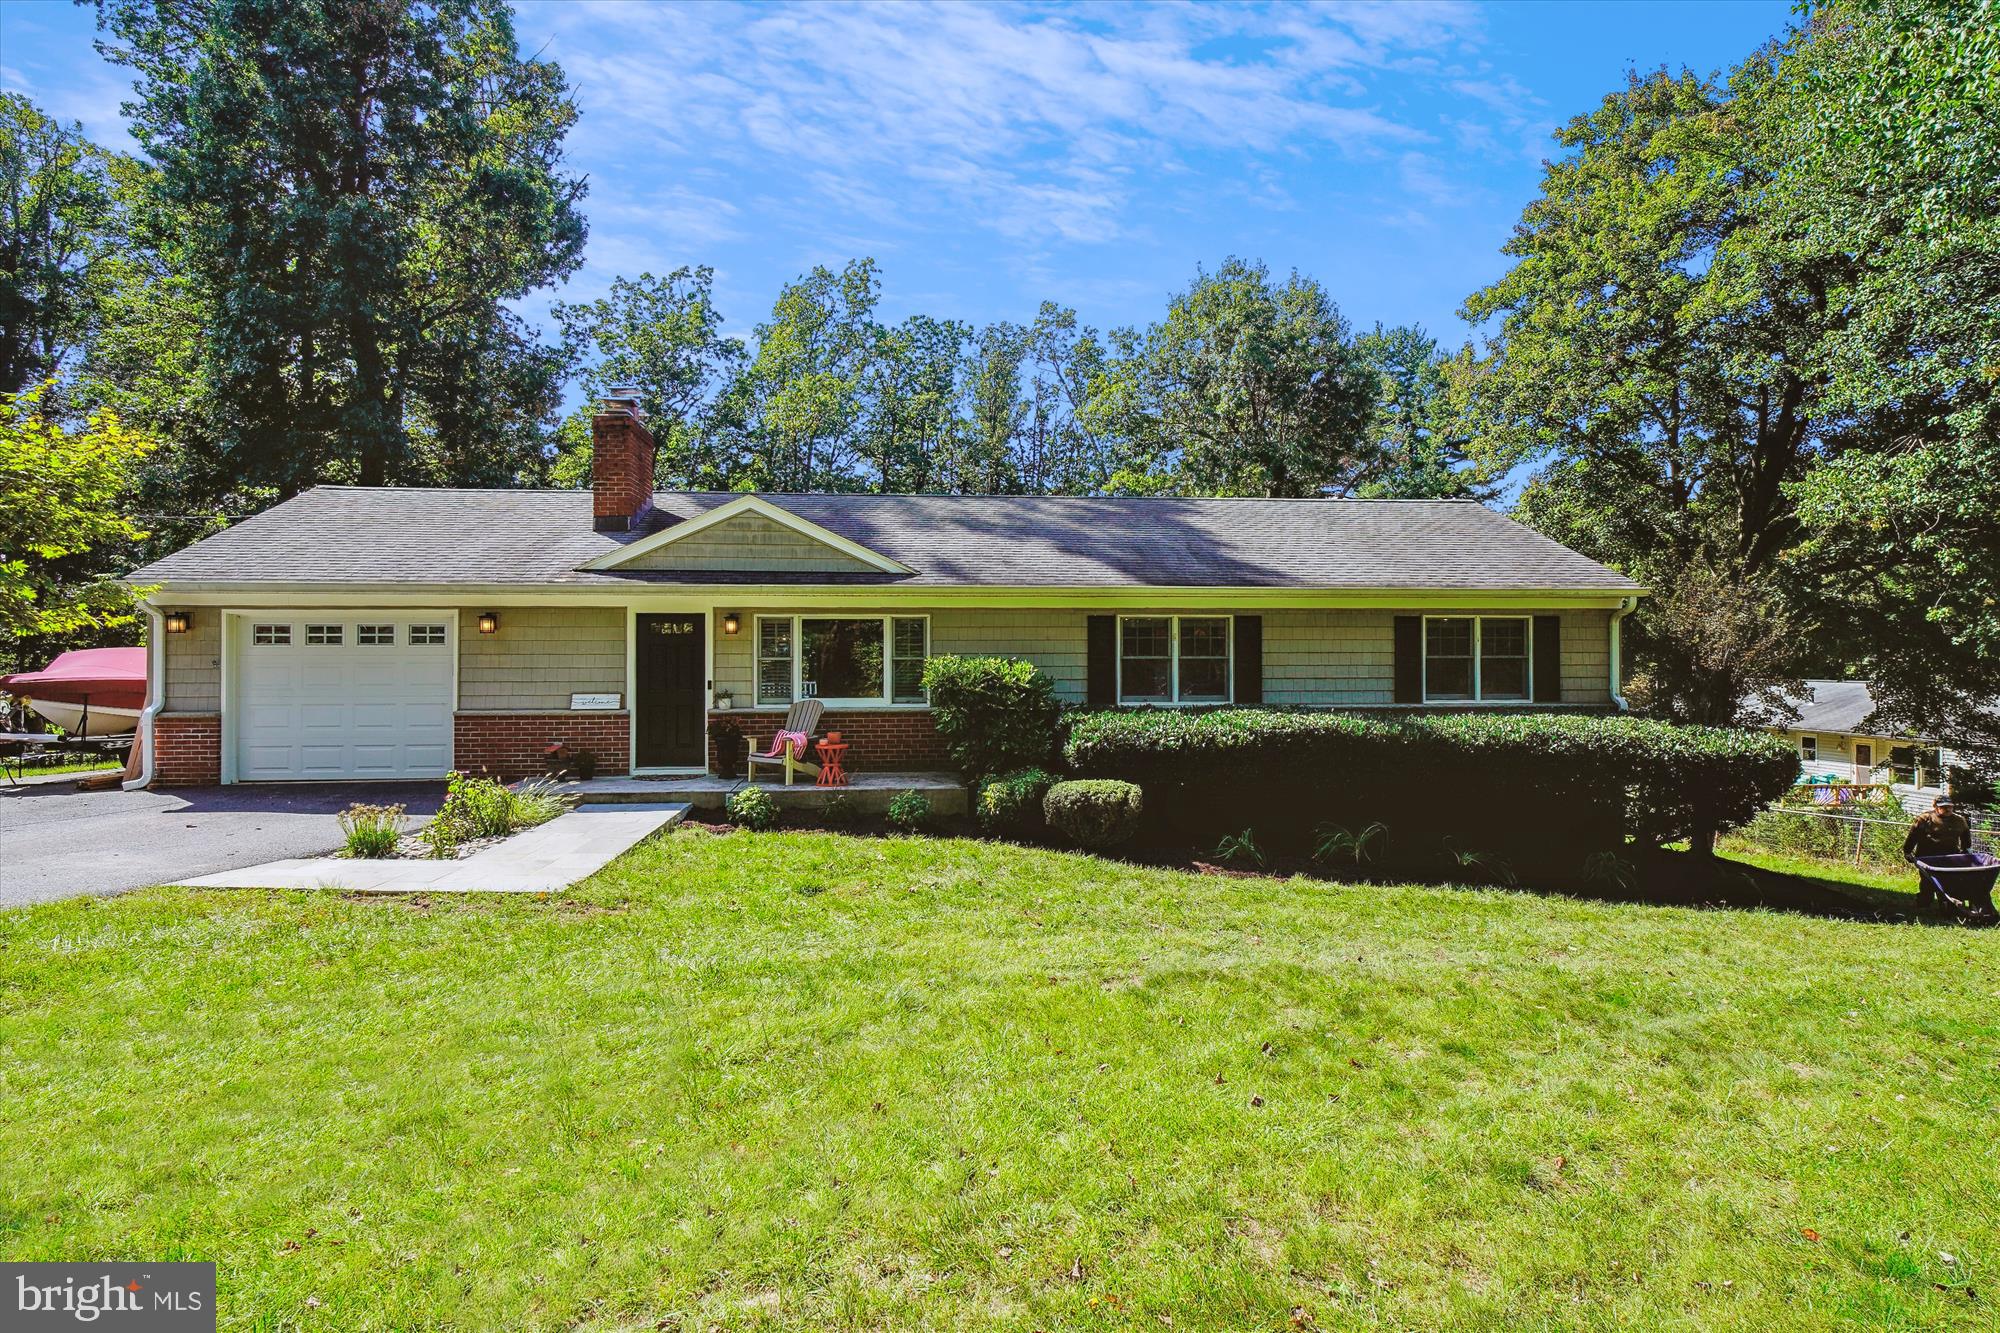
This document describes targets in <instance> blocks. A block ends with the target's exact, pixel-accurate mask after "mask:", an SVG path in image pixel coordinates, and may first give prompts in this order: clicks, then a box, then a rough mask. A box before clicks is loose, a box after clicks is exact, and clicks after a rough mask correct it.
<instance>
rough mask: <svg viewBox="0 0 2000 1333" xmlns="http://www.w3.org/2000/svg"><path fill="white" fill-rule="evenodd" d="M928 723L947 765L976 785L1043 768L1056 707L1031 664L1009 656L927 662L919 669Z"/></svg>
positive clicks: (1057, 718)
mask: <svg viewBox="0 0 2000 1333" xmlns="http://www.w3.org/2000/svg"><path fill="white" fill-rule="evenodd" d="M924 690H925V691H926V693H928V694H929V696H930V701H931V721H932V723H933V724H934V725H936V727H937V730H938V735H940V736H942V737H943V738H944V743H945V748H946V749H947V750H948V751H950V753H951V759H952V762H953V763H955V764H957V765H958V768H959V771H960V772H961V773H963V774H964V775H965V776H966V777H967V778H968V779H970V780H972V781H974V782H977V781H978V780H979V779H981V778H984V777H988V776H990V775H992V774H994V773H1008V772H1012V771H1013V770H1015V769H1018V768H1033V767H1039V766H1041V765H1044V764H1047V763H1048V762H1049V758H1050V756H1051V755H1053V754H1054V753H1055V748H1056V740H1057V730H1058V726H1059V724H1060V722H1061V718H1062V707H1061V705H1059V704H1058V703H1057V702H1056V689H1055V685H1054V683H1053V682H1051V681H1050V680H1049V678H1048V677H1047V676H1044V675H1043V674H1042V673H1041V672H1040V671H1038V670H1036V669H1035V664H1034V663H1032V662H1023V661H1020V660H1019V659H1017V658H1012V657H954V656H952V655H950V654H946V655H944V656H942V657H933V658H931V659H930V661H929V662H928V663H927V664H926V665H925V667H924Z"/></svg>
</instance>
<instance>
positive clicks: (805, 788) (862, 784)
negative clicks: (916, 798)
mask: <svg viewBox="0 0 2000 1333" xmlns="http://www.w3.org/2000/svg"><path fill="white" fill-rule="evenodd" d="M748 785H749V783H748V782H747V781H745V780H743V779H740V778H738V779H732V778H718V777H706V776H704V777H686V778H592V779H590V780H589V781H588V782H565V783H563V784H562V785H561V786H560V787H559V788H558V789H557V790H559V791H561V792H563V793H564V794H566V795H570V796H574V797H576V798H577V799H578V800H579V801H586V802H589V803H590V804H592V805H622V804H627V803H631V804H651V803H653V802H659V801H672V802H677V803H680V804H685V805H690V806H693V807H694V808H695V809H697V810H703V811H717V810H721V809H722V808H723V806H724V804H725V803H726V802H727V801H728V800H729V794H730V793H731V792H733V791H736V790H738V789H739V788H742V787H746V786H748ZM757 785H758V786H760V787H762V788H763V789H764V790H765V791H767V792H769V793H771V799H772V800H773V801H774V802H776V804H777V806H778V808H779V809H780V810H816V809H820V808H823V807H824V806H825V805H826V804H827V802H829V801H831V800H833V799H834V798H835V797H837V796H844V797H846V798H847V803H848V805H849V807H850V808H851V809H853V810H854V811H855V812H856V813H857V814H870V815H879V814H881V813H883V812H884V811H886V810H887V809H888V808H889V802H890V801H892V800H894V799H895V798H896V797H897V796H898V795H899V794H901V793H903V792H906V791H914V792H922V793H923V794H924V796H925V797H927V798H928V799H929V801H930V803H931V809H932V811H933V812H935V813H937V814H940V815H962V814H964V813H966V811H967V810H969V809H970V808H971V807H970V805H969V803H968V801H967V798H966V791H965V784H964V783H962V782H960V781H959V780H958V778H957V776H956V775H954V774H951V773H856V774H855V775H854V777H853V779H852V780H851V781H850V782H849V783H848V785H847V786H845V787H815V786H812V785H810V784H809V783H805V782H801V783H799V784H797V785H796V786H791V787H787V786H785V785H784V783H783V782H782V781H779V782H769V781H765V782H760V783H758V784H757Z"/></svg>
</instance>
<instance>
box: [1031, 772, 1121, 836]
mask: <svg viewBox="0 0 2000 1333" xmlns="http://www.w3.org/2000/svg"><path fill="white" fill-rule="evenodd" d="M1144 812H1145V796H1144V794H1143V793H1142V792H1141V791H1140V790H1139V788H1138V787H1137V786H1135V785H1134V784H1132V783H1130V782H1120V781H1118V780H1116V779H1114V778H1084V779H1081V780H1079V781H1075V782H1058V783H1056V784H1055V785H1054V786H1053V787H1050V788H1049V790H1048V794H1047V795H1046V796H1044V797H1042V817H1043V818H1044V819H1046V820H1048V821H1049V827H1050V828H1052V829H1054V830H1056V832H1058V833H1060V834H1062V835H1063V836H1064V837H1066V838H1068V839H1069V840H1070V841H1071V842H1074V843H1076V844H1077V845H1078V846H1080V847H1093V848H1103V847H1116V846H1117V845H1118V844H1119V843H1121V842H1124V841H1126V840H1127V839H1129V838H1130V837H1131V836H1132V835H1133V834H1134V833H1137V832H1138V831H1139V817H1140V815H1141V814H1143V813H1144Z"/></svg>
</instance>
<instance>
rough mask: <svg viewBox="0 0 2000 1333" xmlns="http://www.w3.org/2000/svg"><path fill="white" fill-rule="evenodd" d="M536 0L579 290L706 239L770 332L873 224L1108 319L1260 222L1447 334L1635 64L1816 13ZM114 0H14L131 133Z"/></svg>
mask: <svg viewBox="0 0 2000 1333" xmlns="http://www.w3.org/2000/svg"><path fill="white" fill-rule="evenodd" d="M518 8H519V20H518V23H519V31H520V36H521V42H522V46H523V47H524V48H525V49H527V50H529V51H537V50H539V51H541V52H542V53H544V54H545V55H546V56H548V57H550V58H553V59H555V60H557V61H558V62H560V63H561V64H562V66H563V67H564V69H565V70H567V71H568V73H569V76H570V79H571V81H572V82H573V83H574V84H575V85H576V87H577V97H578V101H579V104H580V106H581V108H582V112H583V116H582V121H581V124H580V125H579V126H578V128H577V129H576V131H575V132H574V134H573V135H572V137H571V155H572V159H573V162H574V164H575V166H576V167H577V168H579V169H581V170H583V171H585V172H587V173H588V174H589V176H590V181H591V186H590V197H589V199H588V201H587V204H586V211H587V212H588V214H589V216H590V222H591V241H590V250H589V259H588V263H587V266H586V267H585V269H584V270H583V271H582V272H581V273H580V274H579V275H578V276H577V277H576V278H575V279H574V280H573V281H572V282H571V284H570V287H569V290H568V291H567V292H564V293H562V295H563V296H565V297H571V298H574V297H578V296H588V295H591V294H594V293H595V292H597V291H598V290H601V288H602V287H603V285H604V284H605V283H607V282H608V281H609V280H610V278H611V277H613V276H615V275H618V274H636V273H638V272H640V271H642V270H647V269H650V270H652V271H654V272H664V271H666V270H668V269H671V268H673V267H675V266H676V265H679V264H697V263H708V264H712V265H714V266H715V267H716V269H717V270H718V281H717V286H718V291H719V296H720V300H721V304H722V307H723V309H724V311H725V313H726V314H727V315H728V317H729V320H730V323H731V325H732V326H733V327H735V328H737V329H739V330H742V331H745V332H747V331H748V330H749V328H750V326H752V325H753V324H755V323H756V322H757V320H758V319H759V318H761V317H762V316H763V315H764V314H765V313H766V312H767V311H768V309H769V307H770V304H771V300H772V298H773V297H774V296H775V294H776V292H777V289H778V286H779V284H780V283H782V282H784V281H785V280H787V279H789V278H791V277H793V276H795V275H796V274H798V273H799V272H802V271H803V270H805V269H806V268H809V267H810V266H811V265H813V264H815V263H827V264H837V263H839V262H841V261H843V260H845V259H848V258H850V257H853V256H859V255H873V256H874V257H875V258H876V259H878V260H879V261H880V262H881V264H882V268H883V273H884V279H885V281H884V294H883V306H882V313H883V314H884V315H886V316H888V317H890V318H900V317H902V316H903V315H906V314H910V313H914V312H917V311H923V312H927V313H930V314H935V315H939V316H953V317H957V318H962V319H968V320H972V321H975V322H983V321H985V320H989V319H1027V318H1030V317H1032V316H1033V314H1034V311H1035V308H1036V307H1037V305H1038V304H1039V303H1040V302H1042V301H1043V300H1055V301H1059V302H1062V303H1064V304H1067V305H1071V306H1074V307H1075V308H1076V309H1077V311H1078V312H1079V314H1080V315H1081V316H1082V317H1083V318H1084V320H1085V321H1086V322H1089V323H1091V324H1095V325H1097V326H1099V327H1110V326H1114V325H1119V324H1143V323H1145V322H1147V321H1148V320H1150V319H1153V318H1155V317H1157V316H1158V315H1159V313H1160V312H1161V311H1162V309H1163V308H1164V305H1165V301H1166V297H1167V295H1168V293H1170V292H1172V291H1174V290H1176V289H1178V288H1180V287H1183V286H1185V285H1186V283H1187V281H1188V279H1189V278H1190V277H1191V276H1192V275H1193V273H1194V271H1195V267H1196V265H1197V264H1201V263H1208V264H1211V265H1212V264H1213V263H1215V262H1216V261H1219V260H1220V259H1222V258H1223V257H1224V256H1227V255H1230V254H1241V255H1245V256H1250V257H1254V258H1261V259H1263V260H1265V261H1266V262H1267V263H1269V264H1270V265H1271V267H1272V268H1273V269H1274V270H1277V271H1280V272H1282V271H1284V270H1287V269H1290V268H1294V267H1296V268H1298V269H1300V270H1302V271H1304V272H1306V273H1309V274H1311V275H1313V276H1315V277H1317V278H1319V279H1320V280H1321V281H1322V282H1324V283H1325V284H1326V285H1327V287H1328V289H1329V290H1330V291H1331V292H1332V293H1333V295H1334V297H1335V299H1336V300H1338V301H1339V303H1340V305H1341V307H1342V309H1343V310H1344V311H1345V312H1346V313H1347V315H1348V317H1349V318H1350V319H1352V320H1353V321H1354V322H1355V324H1356V325H1358V326H1361V327H1366V326H1368V325H1370V324H1373V323H1374V322H1375V321H1377V320H1381V321H1384V322H1387V323H1397V322H1403V321H1414V322H1419V323H1422V324H1424V325H1426V326H1427V327H1429V328H1430V329H1431V330H1432V331H1433V332H1435V333H1438V334H1439V335H1441V336H1443V337H1445V338H1446V339H1447V341H1455V340H1457V339H1459V338H1462V337H1463V336H1464V334H1465V332H1466V331H1465V329H1464V326H1463V325H1462V324H1461V323H1460V321H1459V320H1458V318H1457V315H1456V311H1457V308H1458V305H1459V303H1460V302H1461V301H1462V300H1463V298H1464V297H1465V296H1466V295H1467V294H1468V293H1470V292H1471V291H1473V290H1475V289H1476V288H1477V287H1479V286H1481V285H1482V284H1484V283H1486V282H1489V281H1491V280H1492V279H1493V278H1495V277H1497V276H1498V275H1499V274H1500V273H1502V272H1504V271H1505V267H1506V262H1505V256H1504V255H1502V254H1501V253H1500V246H1501V245H1502V244H1503V243H1504V242H1505V240H1506V238H1507V236H1508V233H1509V231H1510V230H1511V228H1512V226H1513V224H1514V221H1515V220H1516V218H1517V217H1518V216H1519V214H1520V211H1521V208H1522V206H1523V205H1524V204H1525V203H1526V202H1527V201H1528V200H1529V199H1530V198H1532V197H1533V195H1534V191H1535V186H1536V182H1537V180H1538V179H1539V171H1540V168H1539V164H1540V161H1541V159H1542V158H1543V157H1544V156H1546V155H1547V154H1548V153H1549V152H1550V150H1551V145H1550V140H1549V134H1550V132H1551V130H1552V129H1553V128H1554V127H1555V126H1556V124H1557V123H1558V122H1559V121H1561V120H1562V119H1565V118H1567V117H1568V116H1571V115H1573V114H1576V113H1578V112H1580V111H1583V110H1586V109H1588V108H1589V107H1590V106H1592V105H1594V104H1595V102H1596V101H1597V100H1598V99H1599V98H1600V97H1602V96H1603V94H1604V93H1606V92H1607V91H1609V90H1611V89H1613V88H1615V87H1617V86H1618V85H1619V83H1620V82H1621V81H1622V79H1623V77H1624V74H1625V71H1626V70H1627V69H1628V68H1631V67H1633V66H1635V65H1636V66H1637V67H1639V68H1650V67H1653V66H1658V65H1662V64H1664V65H1668V66H1673V67H1679V66H1681V65H1687V66H1690V67H1692V68H1694V69H1697V70H1700V71H1710V70H1716V69H1724V68H1727V67H1728V66H1730V65H1732V64H1734V63H1735V62H1737V61H1738V60H1740V59H1742V58H1743V57H1744V56H1745V55H1747V54H1748V53H1749V52H1750V51H1751V50H1753V49H1754V48H1755V47H1756V46H1757V45H1758V44H1760V43H1761V42H1763V41H1765V40H1767V39H1769V38H1771V37H1773V36H1775V35H1777V34H1779V33H1780V32H1782V31H1783V29H1784V28H1785V26H1786V25H1787V23H1788V22H1789V21H1790V18H1791V12H1790V6H1789V4H1788V3H1786V0H1740V2H1739V3H1699V2H1695V0H1687V2H1684V3H1677V4H1641V3H1632V4H1586V3H1568V4H1539V3H1517V4H1474V3H1437V4H1422V3H1407V4H1389V5H1377V4H1357V5H1334V6H1321V7H1311V8H1306V7H1286V6H1269V7H1267V6H1254V7H1237V6H1231V7H1221V6H1206V7H1187V6H1151V5H1142V4H1126V5H1096V6H1057V5H1012V6H1005V7H984V6H975V5H969V4H966V5H948V6H931V5H922V4H903V5H896V6H893V7H890V6H846V5H838V4H814V5H810V6H801V7H791V6H781V5H759V6H740V7H739V6H727V5H720V4H714V5H695V6H676V5H651V4H642V3H636V2H633V3H585V2H584V0H568V2H563V3H526V4H521V5H519V6H518ZM93 18H94V16H93V14H92V13H91V11H89V10H80V9H77V8H74V7H73V6H71V5H70V4H69V3H68V0H46V2H40V0H9V2H6V3H0V85H4V86H5V87H6V88H8V89H10V90H13V91H18V92H23V93H26V94H28V95H29V96H31V97H33V98H34V99H35V100H36V101H37V102H39V103H40V104H41V105H42V106H43V107H44V108H45V109H47V110H49V111H51V112H53V113H55V114H57V115H59V116H62V117H64V118H65V119H71V118H73V119H78V120H81V121H82V122H83V123H84V125H85V126H86V127H87V128H88V129H89V130H90V131H91V133H92V134H93V135H94V136H95V137H97V138H98V139H99V140H100V141H102V142H105V143H108V144H113V145H116V146H121V147H128V148H129V147H130V146H131V141H130V139H129V137H128V136H127V135H126V134H125V132H124V129H123V126H122V122H121V120H120V118H119V114H118V103H119V102H120V101H121V100H122V99H123V98H124V97H125V96H126V95H127V94H128V88H127V85H126V84H125V82H124V80H123V79H122V78H121V75H120V71H118V70H117V69H115V68H114V67H112V66H110V65H108V64H106V63H105V62H104V61H102V60H101V59H100V58H99V57H98V56H97V55H96V54H95V53H94V52H93V50H92V49H91V39H92V36H93ZM534 304H535V305H536V306H539V305H540V304H541V302H536V303H534Z"/></svg>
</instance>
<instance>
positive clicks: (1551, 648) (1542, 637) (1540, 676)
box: [1535, 616, 1563, 704]
mask: <svg viewBox="0 0 2000 1333" xmlns="http://www.w3.org/2000/svg"><path fill="white" fill-rule="evenodd" d="M1562 628H1563V622H1562V617H1561V616H1536V617H1535V702H1536V703H1538V704H1559V703H1561V702H1562V699H1563V666H1562V663H1563V654H1562Z"/></svg>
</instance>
